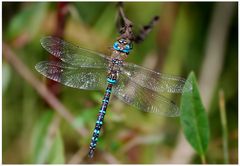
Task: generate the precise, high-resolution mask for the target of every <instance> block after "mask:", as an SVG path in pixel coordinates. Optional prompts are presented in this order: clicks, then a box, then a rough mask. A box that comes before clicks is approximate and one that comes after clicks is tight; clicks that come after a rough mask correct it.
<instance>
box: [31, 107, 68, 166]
mask: <svg viewBox="0 0 240 166" xmlns="http://www.w3.org/2000/svg"><path fill="white" fill-rule="evenodd" d="M53 118H54V113H53V112H51V111H47V112H46V113H45V114H44V115H43V116H42V117H41V118H40V119H39V121H38V122H37V124H36V126H35V127H34V131H33V136H32V144H31V151H32V156H31V160H32V162H33V163H37V164H44V163H48V164H56V163H58V164H63V163H64V160H65V159H64V148H63V147H64V146H63V141H62V138H61V135H60V131H59V130H58V129H57V131H55V132H56V134H54V135H52V133H51V134H50V132H52V131H50V130H51V129H50V128H51V125H52V120H53ZM49 131H50V132H49Z"/></svg>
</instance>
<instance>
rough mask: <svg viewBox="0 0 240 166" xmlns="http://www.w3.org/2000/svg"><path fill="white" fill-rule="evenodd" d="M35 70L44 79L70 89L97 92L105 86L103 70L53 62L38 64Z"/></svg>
mask: <svg viewBox="0 0 240 166" xmlns="http://www.w3.org/2000/svg"><path fill="white" fill-rule="evenodd" d="M35 68H36V70H37V71H38V72H39V73H41V74H42V75H44V76H45V77H47V78H49V79H52V80H54V81H57V82H59V83H61V84H63V85H66V86H69V87H72V88H78V89H86V90H98V89H104V88H105V87H106V86H107V81H106V73H107V71H106V69H105V68H89V67H81V68H79V67H76V66H72V65H70V64H66V63H64V62H54V61H42V62H39V63H38V64H37V65H36V66H35Z"/></svg>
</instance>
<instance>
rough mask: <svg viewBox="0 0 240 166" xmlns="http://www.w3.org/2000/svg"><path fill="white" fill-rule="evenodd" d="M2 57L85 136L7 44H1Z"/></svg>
mask: <svg viewBox="0 0 240 166" xmlns="http://www.w3.org/2000/svg"><path fill="white" fill-rule="evenodd" d="M3 56H4V58H5V59H6V60H7V61H8V63H9V64H11V65H12V67H13V68H14V69H15V70H16V72H17V73H18V74H19V75H20V76H21V77H23V78H24V79H25V80H26V81H27V82H28V83H29V84H30V85H31V86H32V87H33V88H34V89H35V90H36V91H37V92H38V94H39V95H40V96H41V97H42V98H43V99H44V100H45V101H46V102H47V103H48V104H49V105H50V106H51V107H52V108H53V109H54V110H55V111H56V112H58V114H59V115H60V116H61V117H62V118H63V119H65V120H66V121H67V122H68V123H69V124H71V125H72V126H73V127H74V129H75V130H76V131H77V132H78V133H79V134H80V135H82V136H83V135H86V134H87V133H88V132H87V129H85V128H84V127H81V128H79V127H76V126H74V124H73V122H74V116H73V115H72V114H71V113H70V112H69V111H68V110H67V109H66V108H65V106H64V105H63V104H62V103H61V102H60V101H59V100H58V99H57V98H56V97H55V96H54V95H53V94H52V93H51V92H50V91H49V90H48V89H47V88H46V86H45V85H44V84H43V83H41V82H40V81H39V80H38V79H37V78H36V77H35V76H34V75H33V74H32V72H31V71H30V70H29V69H28V68H27V67H26V65H25V64H24V63H23V62H22V61H21V60H20V59H19V58H18V57H17V56H16V55H15V54H14V53H13V52H12V50H11V49H10V48H9V46H8V45H7V44H5V43H4V42H3Z"/></svg>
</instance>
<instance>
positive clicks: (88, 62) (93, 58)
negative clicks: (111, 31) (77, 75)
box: [40, 36, 109, 67]
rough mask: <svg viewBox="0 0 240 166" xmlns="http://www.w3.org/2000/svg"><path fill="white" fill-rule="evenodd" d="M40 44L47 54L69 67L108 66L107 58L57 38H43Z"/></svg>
mask: <svg viewBox="0 0 240 166" xmlns="http://www.w3.org/2000/svg"><path fill="white" fill-rule="evenodd" d="M40 42H41V45H42V46H43V48H45V49H46V50H47V51H48V52H49V53H51V54H52V55H54V56H55V57H57V58H59V59H61V60H62V61H63V62H66V63H69V64H71V65H74V66H79V67H94V66H101V67H107V66H108V60H109V58H108V57H107V56H105V55H103V54H100V53H97V52H94V51H91V50H87V49H83V48H80V47H78V46H75V45H73V44H71V43H68V42H66V41H64V40H62V39H59V38H57V37H52V36H47V37H43V38H41V40H40Z"/></svg>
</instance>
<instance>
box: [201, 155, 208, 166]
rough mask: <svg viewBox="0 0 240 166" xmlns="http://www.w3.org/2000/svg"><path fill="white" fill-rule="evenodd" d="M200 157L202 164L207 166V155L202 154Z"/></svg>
mask: <svg viewBox="0 0 240 166" xmlns="http://www.w3.org/2000/svg"><path fill="white" fill-rule="evenodd" d="M200 157H201V160H202V164H207V162H206V157H205V154H202V155H201V156H200Z"/></svg>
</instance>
